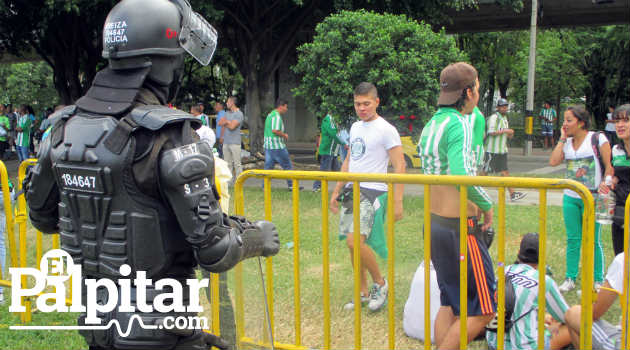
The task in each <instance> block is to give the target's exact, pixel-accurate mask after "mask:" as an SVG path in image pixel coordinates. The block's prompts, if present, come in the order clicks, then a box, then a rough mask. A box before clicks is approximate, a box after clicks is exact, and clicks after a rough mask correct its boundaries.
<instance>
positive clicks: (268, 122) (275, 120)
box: [263, 109, 287, 149]
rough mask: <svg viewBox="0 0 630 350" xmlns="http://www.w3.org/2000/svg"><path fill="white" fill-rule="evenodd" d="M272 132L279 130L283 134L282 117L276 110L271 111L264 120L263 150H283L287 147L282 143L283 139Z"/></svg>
mask: <svg viewBox="0 0 630 350" xmlns="http://www.w3.org/2000/svg"><path fill="white" fill-rule="evenodd" d="M272 130H280V131H282V132H284V122H283V121H282V116H280V113H278V111H277V110H275V109H274V110H273V111H271V113H269V114H268V115H267V119H265V138H264V143H263V147H264V148H265V149H284V148H287V146H286V145H285V143H284V139H283V138H282V137H280V136H278V135H276V134H274V133H273V131H272Z"/></svg>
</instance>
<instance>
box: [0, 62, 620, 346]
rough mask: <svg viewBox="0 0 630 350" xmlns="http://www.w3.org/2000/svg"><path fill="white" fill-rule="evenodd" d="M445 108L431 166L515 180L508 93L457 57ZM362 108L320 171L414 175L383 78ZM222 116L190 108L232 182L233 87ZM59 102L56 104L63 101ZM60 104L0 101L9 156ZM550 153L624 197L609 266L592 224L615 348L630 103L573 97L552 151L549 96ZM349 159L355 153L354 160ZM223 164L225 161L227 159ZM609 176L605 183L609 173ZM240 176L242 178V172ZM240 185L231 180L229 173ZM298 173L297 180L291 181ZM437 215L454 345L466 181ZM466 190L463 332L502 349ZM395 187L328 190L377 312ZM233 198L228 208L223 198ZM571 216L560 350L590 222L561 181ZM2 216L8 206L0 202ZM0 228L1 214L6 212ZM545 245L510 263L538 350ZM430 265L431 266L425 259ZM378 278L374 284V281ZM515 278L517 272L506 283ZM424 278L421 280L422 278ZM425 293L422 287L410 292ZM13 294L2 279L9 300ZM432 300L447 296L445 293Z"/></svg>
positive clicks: (426, 158)
mask: <svg viewBox="0 0 630 350" xmlns="http://www.w3.org/2000/svg"><path fill="white" fill-rule="evenodd" d="M440 87H441V90H440V95H439V98H438V109H437V112H436V113H435V114H434V115H433V117H432V118H431V119H430V120H429V121H428V123H427V124H426V125H425V126H424V129H423V130H422V133H421V136H420V139H419V143H418V153H419V156H420V158H421V160H422V170H423V172H424V174H431V175H447V174H448V175H463V176H477V175H486V174H491V173H499V174H500V175H501V176H509V171H508V165H507V163H508V162H507V154H508V148H507V142H508V139H510V138H512V137H513V136H514V130H513V129H511V128H510V127H509V123H508V117H507V110H508V106H509V101H508V100H507V99H504V98H500V99H498V101H497V104H496V113H494V114H492V115H491V116H490V117H489V118H488V119H486V118H485V117H484V116H483V114H482V113H481V111H480V110H479V108H478V107H477V103H478V101H479V79H478V76H477V71H476V69H475V68H474V67H472V66H471V65H469V64H467V63H463V62H458V63H455V64H451V65H449V66H447V67H446V68H444V70H443V71H442V73H441V75H440ZM353 97H354V107H355V111H356V115H357V117H358V120H357V121H356V122H354V123H353V124H352V126H351V127H350V128H349V130H348V128H340V127H339V126H338V121H336V120H335V117H334V116H333V115H332V113H329V114H327V115H326V116H325V117H324V118H323V119H322V121H321V125H320V130H321V133H320V139H319V145H318V154H319V160H320V170H321V171H341V172H351V173H381V174H385V173H387V172H388V165H389V164H391V165H392V166H393V170H394V172H395V173H399V174H402V173H405V172H406V166H405V161H404V158H403V151H402V146H401V139H400V135H399V133H398V131H397V130H396V128H395V127H394V126H392V125H391V124H390V123H389V122H388V121H387V120H386V119H384V118H383V117H381V116H380V115H379V114H378V112H377V108H378V107H379V103H380V100H379V95H378V90H377V88H376V86H374V85H373V84H371V83H369V82H363V83H361V84H359V85H358V86H356V88H355V90H354V95H353ZM213 106H214V112H215V113H216V116H213V117H210V116H208V115H206V114H205V113H204V104H203V103H196V104H193V105H192V106H190V113H191V114H192V115H193V116H195V117H197V118H199V119H200V120H201V123H202V126H201V127H200V128H198V129H197V130H196V132H197V134H198V135H199V137H200V139H201V140H204V141H206V142H207V143H208V144H209V145H210V147H212V148H214V152H215V157H216V158H218V159H222V161H224V162H225V163H224V164H225V167H226V169H227V171H226V173H227V174H229V176H231V178H232V179H235V178H237V177H238V175H239V174H240V173H241V172H242V164H241V151H242V142H243V140H242V133H241V128H242V127H243V124H244V123H245V118H244V115H243V112H242V111H241V110H240V108H239V105H238V99H237V98H236V97H235V96H230V97H229V98H228V99H227V100H226V103H225V105H224V104H223V103H222V102H220V101H216V102H215V103H214V105H213ZM57 109H59V108H57ZM287 110H288V101H287V100H285V99H283V98H279V99H278V100H277V101H276V103H275V108H274V109H273V110H271V112H270V113H269V114H268V115H267V117H266V119H265V124H264V143H263V145H264V150H265V163H264V168H265V169H273V168H274V167H275V165H276V164H279V165H280V166H281V167H282V168H283V169H285V170H290V169H293V165H292V162H291V158H290V156H289V153H288V150H287V141H288V140H289V135H288V133H287V131H286V129H285V126H284V121H283V118H282V117H283V115H284V114H285V113H286V112H287ZM52 112H53V111H52V109H47V110H46V111H45V112H44V113H42V115H41V116H39V117H37V116H35V113H34V112H33V109H32V108H31V106H28V105H23V106H20V107H19V108H13V107H12V106H11V105H0V158H2V159H3V160H5V159H8V158H10V157H11V156H12V154H13V153H14V154H16V155H17V158H18V159H19V161H23V160H25V159H27V158H29V157H32V156H34V153H35V148H34V144H35V143H36V142H40V141H41V140H42V138H45V137H46V136H47V133H48V132H50V128H51V127H52V124H54V123H55V120H53V117H54V115H53V116H52V117H50V118H49V115H51V113H52ZM539 117H540V119H541V125H542V134H543V137H544V148H550V149H551V150H552V151H551V156H550V159H549V164H550V165H551V166H558V165H561V164H563V163H566V167H567V178H570V179H574V180H577V181H579V182H581V183H583V184H584V185H585V186H587V187H588V188H589V189H590V190H591V191H592V192H593V193H597V192H599V193H601V194H606V193H607V192H608V191H614V193H615V195H616V197H615V198H616V206H617V210H616V215H615V216H614V218H613V224H612V242H613V249H614V253H615V255H616V257H615V259H614V261H613V263H612V264H611V265H610V267H609V268H608V273H607V274H605V273H604V269H605V261H604V252H603V247H602V242H601V225H600V224H598V223H596V224H595V228H594V232H595V235H594V240H595V260H594V263H595V266H594V267H595V268H594V281H595V285H594V286H593V288H594V289H595V290H596V291H598V293H599V295H598V298H597V302H596V304H595V306H594V313H593V320H594V323H593V335H594V336H593V339H594V343H593V345H594V347H595V348H603V349H616V348H619V339H620V329H619V327H617V326H613V325H611V324H609V323H607V322H606V321H604V320H603V319H602V318H601V317H602V315H603V314H604V313H605V312H606V311H607V310H608V309H609V308H610V306H611V305H612V303H613V302H614V300H615V298H616V297H617V295H619V294H620V293H621V290H622V281H623V276H622V272H623V266H622V264H623V243H624V242H623V216H622V213H623V206H624V205H625V198H627V196H628V194H629V193H630V161H629V160H628V159H630V158H629V157H628V154H629V152H630V121H629V117H630V105H629V104H626V105H622V106H619V107H615V106H611V107H610V113H609V114H608V116H607V122H606V129H605V133H600V132H596V131H591V130H590V123H591V116H590V114H589V113H588V112H587V111H586V109H585V108H584V107H581V106H570V107H568V108H567V109H566V110H565V111H564V113H563V122H562V127H561V128H560V137H559V139H558V140H557V143H556V145H555V146H553V143H554V138H553V123H554V122H555V120H556V118H557V115H556V111H555V110H554V109H553V108H552V107H551V104H550V103H549V102H545V104H544V107H543V108H542V110H541V111H540V114H539ZM346 154H347V156H346ZM222 164H223V163H222ZM604 179H606V180H604ZM232 181H233V180H232ZM232 183H233V182H232ZM292 185H293V184H292V181H291V180H287V186H288V188H289V190H291V189H292ZM320 189H321V183H320V182H319V181H315V182H314V183H313V191H314V192H317V191H320ZM225 190H227V189H225ZM508 190H509V194H510V199H511V200H512V201H518V200H520V199H522V198H523V197H525V195H526V193H523V192H518V191H515V190H513V189H511V188H509V189H508ZM431 191H432V193H434V194H439V196H437V195H433V196H431V201H430V211H431V236H432V240H431V256H432V264H431V266H430V268H431V271H432V275H431V276H432V279H434V282H433V283H432V284H433V285H434V286H436V288H435V289H434V291H435V292H436V296H437V299H438V300H439V304H436V305H435V309H434V308H432V310H431V311H430V312H431V320H432V325H431V326H432V339H431V341H433V342H435V344H437V347H438V348H440V349H442V348H443V349H451V348H456V347H457V346H458V343H459V339H460V336H459V332H460V324H459V323H460V305H459V302H460V300H459V290H460V284H459V283H460V271H459V259H460V256H459V235H460V226H459V217H460V209H459V207H460V206H459V198H460V197H459V195H458V191H459V189H458V188H456V187H454V186H445V185H432V186H431ZM467 191H468V198H469V203H468V212H467V222H468V238H467V245H468V286H467V289H468V301H467V303H468V305H467V332H468V334H467V337H468V341H472V340H473V339H475V338H477V337H479V336H480V334H481V335H483V334H484V333H485V338H486V339H487V341H488V344H489V346H490V348H492V349H494V348H496V346H497V339H496V334H497V333H496V328H495V329H493V328H492V321H493V319H495V317H496V311H497V300H496V277H495V275H494V266H493V262H492V259H491V257H490V254H489V253H488V248H489V244H490V243H491V242H489V241H488V239H487V235H484V233H485V232H487V231H488V230H489V229H490V228H491V226H492V223H493V222H492V220H493V214H494V209H493V206H494V204H493V202H492V200H491V198H490V196H489V195H488V194H487V192H486V190H485V189H484V188H482V187H480V186H469V187H468V188H467ZM403 192H404V191H403V185H402V184H397V185H396V186H395V188H394V194H393V195H394V202H393V203H394V208H392V209H393V210H394V217H395V219H396V220H399V219H401V218H402V215H403V204H402V198H403ZM354 195H359V196H360V213H359V216H360V227H359V228H358V229H359V230H358V231H357V228H355V227H354V220H353V207H352V198H353V196H354ZM387 195H388V194H387V187H386V185H385V184H383V183H378V182H362V183H361V184H360V193H358V194H354V193H353V190H352V185H351V184H348V183H345V182H338V183H337V184H336V186H335V187H334V190H333V192H332V195H331V197H330V209H331V211H333V212H334V213H340V221H339V236H340V239H345V242H346V245H347V247H348V249H349V257H350V261H351V264H352V265H353V266H354V262H355V257H354V254H355V249H356V250H357V251H359V252H360V256H359V259H360V261H361V264H360V266H361V271H359V276H360V301H361V303H362V304H363V303H364V304H365V305H367V307H368V309H369V310H371V311H378V310H380V309H381V308H382V307H383V306H384V305H385V304H386V301H387V294H388V285H387V279H386V278H385V276H384V275H383V274H382V273H381V270H380V267H379V266H378V262H377V259H376V255H379V256H381V257H386V256H387V249H386V245H385V238H384V233H383V223H384V215H385V214H384V213H385V211H386V210H387V207H386V206H387ZM222 204H223V203H222ZM562 208H563V218H564V224H565V230H566V235H567V241H566V246H567V248H566V275H565V279H564V281H563V282H562V283H561V284H560V285H559V286H558V285H557V284H556V282H555V281H554V280H553V279H552V278H551V277H549V276H545V278H546V292H545V296H546V298H545V299H546V303H547V306H546V309H547V311H548V312H549V315H548V317H547V319H546V328H547V330H548V332H547V333H545V348H550V349H556V348H562V347H564V346H566V345H568V344H569V343H571V342H572V343H573V344H577V342H578V341H579V325H580V315H581V314H580V307H579V306H573V307H569V305H568V304H567V302H566V301H565V299H564V297H563V296H562V293H566V292H568V291H570V290H572V289H574V288H576V286H577V282H576V281H577V276H578V268H579V259H580V249H581V242H582V217H583V215H584V203H583V201H582V200H581V199H580V197H579V195H578V194H577V193H575V192H574V191H571V190H565V191H564V196H563V205H562ZM0 212H1V213H3V212H4V211H3V210H1V209H0ZM0 224H4V220H3V219H2V218H1V217H0ZM0 231H2V232H0V252H1V253H0V261H1V262H2V264H3V265H2V268H3V269H4V262H5V256H4V254H5V247H4V236H5V235H4V227H2V228H1V229H0ZM355 234H359V236H360V237H359V240H358V241H359V247H355V239H354V235H355ZM538 240H539V237H538V235H537V234H534V233H530V234H527V235H525V236H524V237H523V238H522V241H521V246H520V250H519V253H518V259H517V261H516V262H515V263H514V264H513V265H510V266H507V267H506V269H505V271H506V283H508V284H510V288H511V289H513V291H512V293H513V295H514V305H513V310H512V312H511V313H510V314H509V315H508V316H507V317H509V318H510V319H506V321H507V322H509V323H510V326H509V328H506V332H505V340H504V342H505V348H506V349H510V348H514V349H528V348H532V349H533V348H536V347H537V343H536V342H537V340H538V336H537V334H536V332H537V329H538V328H537V326H536V325H537V317H536V315H537V312H536V310H537V307H538V304H537V303H538V297H537V295H538V280H539V278H542V277H540V276H539V275H538V269H537V264H538V256H539V255H538ZM421 267H422V266H421ZM420 272H421V270H420V269H419V270H418V272H417V273H416V276H414V282H413V284H412V290H411V293H410V296H409V300H408V302H407V305H406V306H405V316H404V319H405V322H404V323H405V325H404V326H405V330H406V332H407V333H408V334H409V335H410V336H413V337H418V338H423V337H424V334H423V333H424V331H423V327H417V326H418V322H424V317H421V316H422V315H423V312H420V313H419V314H418V311H419V310H420V311H423V310H422V308H424V305H423V303H421V301H422V298H421V297H418V293H424V290H423V288H419V287H417V283H424V282H423V278H424V274H423V273H420ZM367 273H369V275H370V277H371V280H372V283H371V285H370V284H369V283H368V278H367ZM507 277H509V278H507ZM414 286H415V287H414ZM414 290H415V292H414ZM2 301H3V294H2V289H1V288H0V303H1V302H2ZM435 302H436V303H437V302H438V301H435ZM354 303H355V300H349V301H348V302H347V303H345V304H344V306H343V308H344V309H346V310H352V309H354V308H355V304H354Z"/></svg>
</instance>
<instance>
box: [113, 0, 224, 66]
mask: <svg viewBox="0 0 630 350" xmlns="http://www.w3.org/2000/svg"><path fill="white" fill-rule="evenodd" d="M216 46H217V31H216V30H215V29H214V28H213V27H212V26H211V25H210V24H209V23H208V22H207V21H206V20H205V19H204V18H203V17H202V16H201V15H199V14H198V13H196V12H194V11H193V10H192V8H191V7H190V4H189V3H188V1H187V0H170V1H169V0H123V1H121V2H120V3H118V4H117V5H116V6H115V7H114V8H113V9H112V10H111V11H110V12H109V15H108V16H107V19H106V20H105V26H104V28H103V58H107V59H109V60H110V62H111V61H112V60H113V61H117V60H124V61H129V60H130V59H131V60H132V59H133V58H135V57H138V58H140V57H142V56H149V55H160V56H175V55H179V54H181V53H183V52H184V51H186V52H188V53H189V54H190V55H191V56H192V57H194V58H195V59H196V60H197V61H198V62H199V63H201V64H202V65H204V66H205V65H208V63H210V60H211V59H212V55H214V50H215V49H216ZM138 62H141V61H140V60H139V61H138Z"/></svg>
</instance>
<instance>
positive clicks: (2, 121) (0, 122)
mask: <svg viewBox="0 0 630 350" xmlns="http://www.w3.org/2000/svg"><path fill="white" fill-rule="evenodd" d="M0 127H2V128H4V131H6V133H7V134H8V133H9V129H10V128H11V124H10V122H9V117H7V116H6V115H4V114H2V115H0ZM6 140H7V137H6V136H1V137H0V141H6Z"/></svg>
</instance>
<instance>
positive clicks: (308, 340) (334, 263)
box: [0, 188, 620, 349]
mask: <svg viewBox="0 0 630 350" xmlns="http://www.w3.org/2000/svg"><path fill="white" fill-rule="evenodd" d="M291 196H292V195H291V193H289V192H287V191H286V190H274V191H273V192H272V201H273V202H272V203H273V204H272V210H273V222H274V223H275V224H276V225H277V227H278V229H279V232H280V240H281V244H282V249H281V251H280V253H279V254H278V255H277V256H276V257H275V258H274V259H273V264H274V270H273V271H274V273H273V280H274V304H273V308H274V322H275V336H276V339H275V340H276V341H277V342H281V343H294V342H295V337H294V334H295V328H294V327H295V326H294V324H295V323H294V314H295V308H294V301H293V300H294V287H293V279H294V276H293V268H294V260H293V259H294V257H293V252H294V251H293V248H289V246H290V244H289V243H290V242H294V238H293V217H292V215H293V214H292V213H293V211H292V197H291ZM245 198H246V203H245V214H246V216H247V217H248V218H250V219H252V220H257V219H262V218H263V217H264V211H263V207H264V206H263V196H262V191H260V189H253V188H246V189H245ZM300 199H301V201H300V221H299V228H300V243H299V244H300V254H299V256H300V279H301V288H300V292H301V299H300V304H301V308H302V309H301V315H302V317H301V321H302V328H301V332H302V339H301V340H302V344H303V345H305V346H307V347H310V348H321V347H322V344H323V343H322V340H323V328H322V325H323V312H322V305H323V302H322V295H323V293H322V282H321V281H322V273H323V268H322V237H321V234H322V232H321V202H320V199H321V194H319V193H317V194H315V193H311V192H310V191H309V192H306V191H304V192H302V193H300ZM404 205H405V217H404V219H403V220H401V221H399V222H397V223H396V226H395V278H394V280H395V287H394V288H395V300H394V302H395V313H396V320H395V322H396V347H397V348H403V349H408V348H421V347H422V344H421V343H420V342H418V341H416V340H413V339H410V338H408V337H406V336H405V335H404V332H403V330H402V312H403V307H404V304H405V301H406V299H407V294H408V292H409V286H410V283H411V279H412V277H413V274H414V272H415V270H416V268H417V267H418V264H419V263H420V261H421V260H422V258H423V249H422V248H423V240H422V224H423V198H421V197H406V198H405V203H404ZM538 214H539V209H538V207H537V206H516V205H508V206H507V208H506V217H507V219H506V230H507V232H506V259H507V261H508V262H511V261H513V260H514V259H515V257H516V252H517V250H518V245H519V242H520V237H521V235H523V234H525V233H527V232H531V231H538V225H539V224H538ZM338 219H339V217H338V215H333V214H332V213H331V214H330V217H329V227H330V243H329V251H330V285H331V288H330V298H331V299H330V300H331V315H332V318H331V325H332V327H331V329H332V330H331V338H332V339H331V345H332V347H333V348H337V349H342V348H343V349H347V348H351V347H353V344H354V335H353V320H354V314H353V312H348V311H343V310H342V305H343V304H344V303H345V302H347V301H348V300H350V299H351V297H352V288H353V284H352V269H351V265H350V261H349V254H348V250H347V248H346V245H345V242H340V241H339V240H338V238H337V224H338ZM495 227H496V225H495ZM547 232H548V237H547V244H548V245H547V247H548V251H547V261H548V264H549V265H550V266H551V268H552V270H553V274H554V278H555V280H556V281H558V282H561V280H562V278H563V277H564V273H565V260H566V259H565V237H566V236H565V233H564V225H563V220H562V212H561V208H560V207H553V206H551V207H549V208H548V227H547ZM29 237H30V238H31V239H30V240H29V244H31V246H29V247H33V248H32V249H30V250H29V252H31V254H30V256H29V261H31V262H33V261H34V259H35V257H34V243H32V242H33V239H32V238H33V237H34V230H32V229H29ZM602 237H603V238H602V239H603V244H604V249H605V252H606V254H607V256H606V264H608V263H610V261H612V248H611V240H610V229H609V228H606V229H605V230H604V234H603V235H602ZM47 241H48V242H49V241H50V239H47ZM490 251H491V255H492V256H493V258H496V242H495V244H494V245H493V247H492V248H491V250H490ZM379 265H380V266H381V270H382V271H383V273H385V272H386V271H387V269H386V262H385V261H384V260H379ZM495 265H496V262H495ZM244 279H245V281H244V286H245V310H246V311H245V323H246V328H245V329H246V330H245V332H246V335H247V336H249V337H251V338H254V339H262V338H263V334H264V333H265V332H266V328H265V321H264V320H265V318H264V303H263V302H262V300H263V299H262V291H261V282H260V276H259V273H258V263H257V261H256V260H255V259H251V260H250V261H247V262H245V263H244ZM229 284H230V286H233V285H234V276H233V273H230V276H229ZM390 288H391V287H390ZM8 294H9V293H8V290H7V291H5V296H8ZM232 295H234V294H232ZM566 298H567V301H568V303H569V304H575V303H577V302H578V298H577V295H576V293H575V292H570V293H568V294H567V295H566ZM8 303H9V300H7V301H6V302H5V304H4V305H3V306H1V307H0V349H79V348H86V347H87V346H86V344H85V343H84V342H83V339H82V338H81V337H80V336H79V335H78V333H77V332H73V331H68V332H62V331H12V330H8V328H7V327H8V326H9V325H15V324H19V317H18V316H17V315H12V314H10V313H9V312H8ZM205 314H206V315H207V316H208V317H209V316H210V311H209V308H208V309H207V312H206V313H205ZM611 314H616V315H619V314H620V311H619V306H618V303H616V304H615V309H614V312H609V313H608V316H610V315H611ZM610 320H611V321H612V322H614V323H613V324H616V323H617V322H618V320H616V319H615V318H614V317H613V318H612V319H610ZM75 321H76V315H75V314H43V313H35V314H33V322H32V323H31V324H32V325H52V324H55V325H74V324H75ZM362 322H363V323H362V327H363V328H362V335H363V337H362V343H363V347H364V348H372V349H374V348H385V347H387V344H388V340H387V316H386V312H383V311H381V312H377V313H370V312H368V311H367V310H364V311H363V313H362ZM471 348H485V344H484V343H482V342H477V343H474V344H471Z"/></svg>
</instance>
